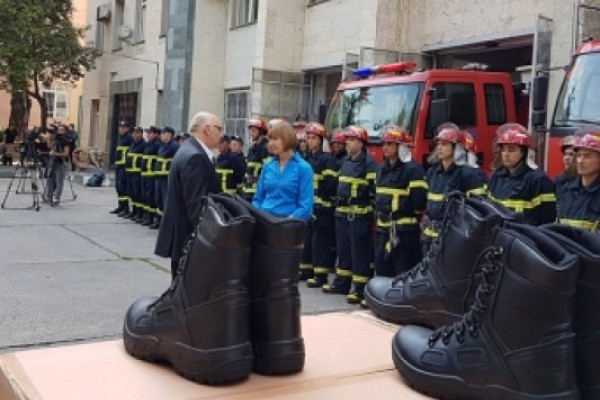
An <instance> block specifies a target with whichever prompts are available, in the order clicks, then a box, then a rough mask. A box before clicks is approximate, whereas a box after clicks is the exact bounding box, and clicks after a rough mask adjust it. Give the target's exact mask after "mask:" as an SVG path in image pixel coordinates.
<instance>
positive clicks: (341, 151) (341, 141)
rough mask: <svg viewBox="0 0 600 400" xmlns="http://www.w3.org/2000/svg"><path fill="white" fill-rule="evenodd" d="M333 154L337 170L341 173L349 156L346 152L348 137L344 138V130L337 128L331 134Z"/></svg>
mask: <svg viewBox="0 0 600 400" xmlns="http://www.w3.org/2000/svg"><path fill="white" fill-rule="evenodd" d="M331 154H333V158H334V159H335V164H336V166H337V168H336V169H337V170H338V171H339V170H340V168H341V167H342V164H343V163H344V160H345V159H346V156H347V155H348V153H347V152H346V136H344V130H343V129H340V128H336V129H334V131H333V132H332V133H331Z"/></svg>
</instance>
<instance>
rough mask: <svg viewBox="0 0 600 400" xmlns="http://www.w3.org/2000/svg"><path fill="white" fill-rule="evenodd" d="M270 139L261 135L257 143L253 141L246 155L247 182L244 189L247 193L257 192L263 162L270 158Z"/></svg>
mask: <svg viewBox="0 0 600 400" xmlns="http://www.w3.org/2000/svg"><path fill="white" fill-rule="evenodd" d="M267 144H268V140H267V138H266V137H261V138H260V140H259V141H258V142H256V143H253V144H252V145H251V146H250V148H249V149H248V156H247V157H246V175H247V178H246V182H245V184H244V187H243V189H242V191H243V192H244V193H245V194H247V195H254V193H256V184H257V183H258V178H259V177H260V171H261V170H262V167H263V164H264V163H265V161H267V159H268V158H269V150H268V148H267Z"/></svg>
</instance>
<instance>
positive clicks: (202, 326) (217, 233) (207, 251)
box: [123, 195, 278, 384]
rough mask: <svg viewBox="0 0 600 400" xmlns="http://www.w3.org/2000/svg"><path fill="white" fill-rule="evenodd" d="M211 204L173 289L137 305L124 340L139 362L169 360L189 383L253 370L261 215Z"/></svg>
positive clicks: (223, 200) (212, 199) (217, 201)
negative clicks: (253, 268)
mask: <svg viewBox="0 0 600 400" xmlns="http://www.w3.org/2000/svg"><path fill="white" fill-rule="evenodd" d="M204 201H205V204H204V207H203V210H202V213H201V216H200V221H199V223H198V226H197V227H196V229H195V231H194V232H193V233H192V235H191V236H190V238H189V240H188V242H187V244H186V248H185V252H184V255H183V256H182V258H181V260H180V263H179V269H178V271H177V273H176V275H175V278H174V279H173V283H172V284H171V287H170V288H169V289H168V290H167V291H166V292H165V293H163V295H162V296H161V297H160V298H156V297H146V298H142V299H139V300H137V301H136V302H134V303H133V304H132V305H131V307H130V308H129V310H128V311H127V315H126V317H125V326H124V332H123V336H124V341H125V349H126V350H127V352H128V353H130V354H131V355H133V356H134V357H136V358H140V359H144V360H148V361H167V362H169V363H171V364H172V365H173V367H174V368H175V371H177V372H178V373H179V374H180V375H183V376H184V377H186V378H188V379H191V380H194V381H197V382H200V383H206V384H218V383H224V382H231V381H237V380H241V379H244V378H246V377H248V375H249V374H250V373H251V371H252V345H251V344H250V336H249V335H250V333H249V318H248V313H249V295H248V263H249V259H250V244H251V243H252V235H253V231H254V218H252V216H250V214H249V213H248V211H247V210H246V209H245V208H244V207H242V206H240V205H239V204H238V203H236V202H235V201H233V200H232V199H231V198H227V197H223V196H218V195H214V196H209V197H207V198H205V199H204ZM277 321H278V319H277V318H274V319H273V320H272V323H278V322H277Z"/></svg>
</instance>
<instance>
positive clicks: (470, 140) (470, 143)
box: [463, 131, 479, 154]
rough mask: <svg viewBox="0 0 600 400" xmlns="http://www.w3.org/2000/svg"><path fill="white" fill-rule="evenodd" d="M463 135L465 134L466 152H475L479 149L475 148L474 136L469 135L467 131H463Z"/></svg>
mask: <svg viewBox="0 0 600 400" xmlns="http://www.w3.org/2000/svg"><path fill="white" fill-rule="evenodd" d="M463 135H464V136H465V149H467V151H468V152H471V153H473V154H476V153H477V152H478V151H479V149H478V148H477V143H475V138H474V137H473V135H471V132H469V131H463Z"/></svg>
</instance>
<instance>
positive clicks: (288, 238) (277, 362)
mask: <svg viewBox="0 0 600 400" xmlns="http://www.w3.org/2000/svg"><path fill="white" fill-rule="evenodd" d="M236 199H237V200H238V201H239V202H240V203H241V204H244V206H245V207H247V208H248V209H249V210H250V213H251V215H252V216H253V217H254V219H255V221H256V226H255V231H254V242H253V244H252V255H251V258H250V337H251V340H252V349H253V352H254V365H253V371H254V372H256V373H259V374H265V375H279V374H287V373H294V372H298V371H301V370H302V369H303V368H304V355H305V354H304V340H303V339H302V332H301V327H300V293H299V291H298V270H299V264H300V258H301V256H302V245H303V242H304V235H305V233H304V232H305V229H306V224H305V223H304V222H303V221H299V220H296V219H289V218H276V217H273V216H272V215H270V214H267V213H264V212H262V211H260V210H258V209H256V208H254V207H252V206H251V205H250V203H248V202H246V201H245V200H243V199H242V198H241V197H239V196H236Z"/></svg>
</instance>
